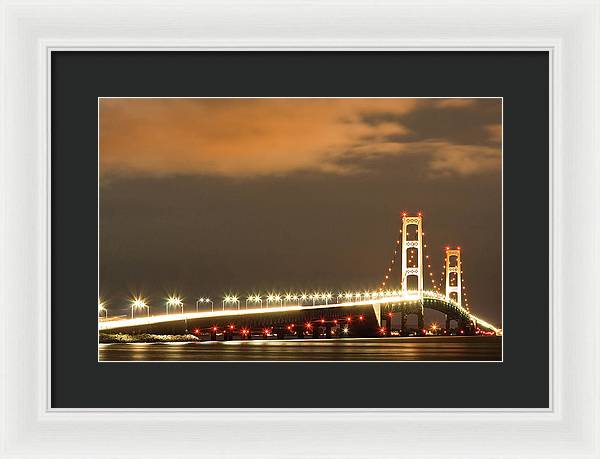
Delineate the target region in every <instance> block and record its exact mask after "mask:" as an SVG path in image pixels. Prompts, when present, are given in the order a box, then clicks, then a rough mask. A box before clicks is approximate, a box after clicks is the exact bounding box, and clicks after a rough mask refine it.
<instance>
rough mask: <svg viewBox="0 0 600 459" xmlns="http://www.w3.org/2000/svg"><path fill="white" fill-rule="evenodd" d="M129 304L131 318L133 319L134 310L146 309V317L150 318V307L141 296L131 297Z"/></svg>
mask: <svg viewBox="0 0 600 459" xmlns="http://www.w3.org/2000/svg"><path fill="white" fill-rule="evenodd" d="M130 304H131V318H132V319H133V316H134V311H135V310H136V309H146V310H147V311H148V317H150V306H148V305H147V304H146V300H145V299H144V298H142V297H141V296H136V297H133V298H132V299H131V300H130Z"/></svg>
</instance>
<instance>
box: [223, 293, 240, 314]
mask: <svg viewBox="0 0 600 459" xmlns="http://www.w3.org/2000/svg"><path fill="white" fill-rule="evenodd" d="M226 304H233V305H236V304H237V307H238V309H240V300H239V299H238V297H237V296H236V295H225V297H224V298H223V311H224V310H225V305H226Z"/></svg>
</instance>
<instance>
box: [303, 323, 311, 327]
mask: <svg viewBox="0 0 600 459" xmlns="http://www.w3.org/2000/svg"><path fill="white" fill-rule="evenodd" d="M304 326H305V327H306V328H312V324H311V323H310V322H306V323H305V324H304Z"/></svg>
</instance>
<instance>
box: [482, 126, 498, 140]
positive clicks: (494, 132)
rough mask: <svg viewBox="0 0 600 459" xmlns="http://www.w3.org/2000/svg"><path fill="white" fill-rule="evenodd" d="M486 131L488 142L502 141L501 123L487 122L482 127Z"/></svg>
mask: <svg viewBox="0 0 600 459" xmlns="http://www.w3.org/2000/svg"><path fill="white" fill-rule="evenodd" d="M484 128H485V130H486V131H487V133H488V136H489V140H490V142H496V143H500V142H501V141H502V125H501V124H500V123H498V124H488V125H487V126H485V127H484Z"/></svg>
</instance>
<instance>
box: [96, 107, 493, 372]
mask: <svg viewBox="0 0 600 459" xmlns="http://www.w3.org/2000/svg"><path fill="white" fill-rule="evenodd" d="M98 113H99V134H98V136H99V162H100V193H99V194H100V199H99V201H100V211H99V215H100V220H99V227H100V241H99V247H100V257H99V264H100V276H99V279H100V285H99V291H100V295H99V298H100V299H99V311H98V313H99V346H100V347H99V360H100V361H139V360H143V361H163V360H166V361H194V360H199V361H223V360H234V361H265V362H269V361H308V360H310V361H313V360H314V361H329V362H335V361H403V360H419V361H502V337H501V335H502V329H501V326H500V325H498V326H495V325H493V324H492V323H490V322H488V321H486V320H485V319H483V318H481V317H480V316H477V315H475V313H474V310H475V307H473V308H471V307H470V305H469V301H470V300H469V299H470V298H472V297H473V295H474V296H475V297H477V296H478V295H482V293H483V292H485V293H487V297H485V296H483V295H482V298H481V300H480V303H481V304H482V306H481V307H480V309H481V310H482V312H483V315H484V316H487V318H488V320H490V319H489V317H490V316H493V317H494V322H495V323H497V324H500V322H501V312H502V307H501V306H502V298H501V284H502V281H501V267H502V264H501V260H500V253H501V242H502V241H501V235H502V231H501V229H502V228H501V227H502V225H501V215H502V193H501V191H502V186H501V185H502V183H501V181H502V180H501V177H502V145H501V140H502V99H501V98H494V97H491V98H136V97H133V98H128V97H119V98H112V97H101V98H99V99H98ZM461 117H462V119H461ZM476 123H477V124H476ZM178 155H179V156H178ZM168 190H172V191H171V194H170V195H169V191H168ZM153 193H155V194H154V195H153ZM161 199H165V201H163V202H161ZM398 199H406V201H407V202H414V203H416V202H421V203H423V205H422V206H421V208H423V209H428V212H429V213H431V214H432V216H433V215H434V214H440V218H438V219H436V218H431V220H430V221H432V223H429V225H427V220H428V219H427V218H426V217H425V213H424V212H423V211H422V210H417V211H415V212H413V213H412V214H411V213H409V212H407V211H404V210H397V211H393V210H392V209H394V207H397V201H398ZM375 203H376V204H377V205H374V204H375ZM385 213H388V214H390V216H394V217H395V218H385V217H383V215H384V214H385ZM441 215H445V219H447V220H444V219H443V218H442V217H441ZM378 221H381V227H380V228H378V226H377V224H376V222H378ZM394 221H395V223H396V225H397V229H396V231H393V232H392V231H389V230H388V228H389V227H390V226H392V224H393V222H394ZM436 222H437V223H436ZM453 222H454V223H453ZM465 222H470V224H465ZM427 226H429V228H428V231H427V234H426V233H425V228H426V227H427ZM436 226H439V227H442V228H453V227H456V229H453V230H450V231H451V233H452V235H445V234H443V231H439V230H438V229H437V228H436ZM190 229H191V230H190ZM386 231H387V232H389V233H390V237H389V239H390V241H388V245H389V246H390V248H389V249H388V250H387V251H384V250H383V248H384V244H374V243H371V242H368V241H370V240H372V239H373V238H376V237H379V235H381V234H385V232H386ZM459 235H460V236H459ZM456 237H460V238H461V240H464V241H465V243H464V244H463V245H462V247H461V245H458V244H456V243H455V244H453V245H452V246H450V245H444V244H443V241H444V240H447V239H451V240H452V239H454V238H456ZM432 241H433V242H432ZM467 241H468V242H467ZM178 242H180V243H178ZM364 244H366V245H369V246H373V247H381V250H377V252H381V253H380V254H378V255H376V251H375V250H373V251H371V250H365V249H359V250H357V251H356V252H354V250H353V249H348V248H345V247H348V246H356V247H360V246H361V245H364ZM465 244H468V245H471V246H472V252H473V254H474V255H473V261H472V263H476V265H475V266H476V267H475V269H473V271H474V272H473V274H472V277H471V276H467V274H466V273H465V268H464V266H465V265H464V258H465V257H464V253H465V249H466V248H467V247H466V245H465ZM353 252H354V253H353ZM385 252H389V253H386V255H387V256H388V257H389V260H385V264H384V267H383V268H381V269H376V267H375V265H373V266H371V265H370V263H369V261H368V260H370V259H373V260H375V259H377V260H379V263H380V264H383V263H382V262H383V260H384V257H383V254H384V253H385ZM477 254H479V257H477ZM340 257H341V258H340ZM284 266H285V267H284ZM467 266H468V264H467ZM486 267H487V269H486ZM357 271H360V274H358V272H357ZM375 272H383V274H381V275H380V276H379V277H380V278H376V277H375V276H374V275H373V274H371V275H369V273H375ZM467 272H468V271H467ZM166 273H168V274H166ZM165 275H167V279H171V281H170V282H172V283H175V284H179V287H178V288H172V287H171V288H168V287H167V288H165V287H164V286H163V288H162V289H161V288H158V289H156V290H154V291H153V292H152V293H153V295H152V297H153V299H152V300H151V299H150V297H146V296H145V295H144V293H142V292H143V291H144V290H147V289H143V286H144V285H147V286H148V287H150V286H151V285H156V286H158V285H160V284H161V283H163V284H164V283H165V281H167V279H163V277H165ZM479 276H481V277H479ZM369 277H371V279H372V280H371V282H366V283H365V282H363V281H361V280H360V279H361V278H369ZM469 277H470V279H469V283H472V284H473V286H474V287H472V288H473V291H474V292H475V293H473V294H472V293H471V291H470V290H467V285H468V284H467V281H466V279H467V278H469ZM232 278H233V279H236V280H237V282H238V283H241V284H242V285H245V286H246V288H245V291H246V292H245V293H244V294H243V295H240V294H239V293H237V292H236V291H235V290H234V289H235V286H234V285H231V284H234V282H232ZM161 279H162V280H161ZM311 279H312V280H311ZM328 279H329V280H328ZM347 279H352V280H347ZM375 279H377V280H375ZM249 280H252V282H251V283H248V282H249ZM328 282H329V283H331V284H334V285H337V288H335V289H331V288H330V289H318V288H314V287H311V285H313V284H314V285H319V284H326V283H328ZM252 283H254V285H252ZM286 283H287V284H291V285H292V286H295V287H296V289H295V290H294V289H291V288H289V286H288V287H287V288H285V289H278V288H273V287H271V288H269V286H272V285H275V286H277V285H280V286H281V285H286ZM362 284H365V285H362ZM481 284H485V287H483V288H481V289H480V290H478V289H477V288H476V286H478V285H481ZM134 285H138V287H137V291H134V292H131V290H132V289H134V290H136V287H132V286H134ZM365 287H366V288H365ZM198 288H201V289H203V290H200V291H198ZM238 288H239V286H238ZM219 291H223V292H225V293H219ZM261 292H264V293H261ZM478 292H482V293H478ZM110 293H112V295H110ZM107 295H110V296H112V297H114V300H113V301H111V300H110V298H109V297H107ZM123 297H124V298H125V299H126V300H125V302H123ZM471 301H472V300H471ZM155 303H157V304H155ZM215 303H216V305H215ZM484 305H485V306H484ZM486 307H487V308H486ZM480 315H481V314H480ZM395 337H399V338H403V339H396V338H395ZM421 337H423V338H425V339H423V340H420V339H418V338H421ZM374 338H378V339H374ZM332 339H333V340H332ZM176 343H177V345H174V344H176ZM159 344H165V345H159Z"/></svg>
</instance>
